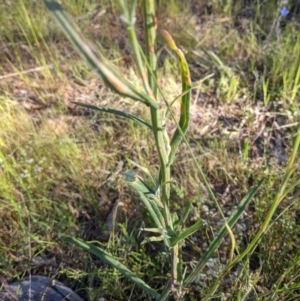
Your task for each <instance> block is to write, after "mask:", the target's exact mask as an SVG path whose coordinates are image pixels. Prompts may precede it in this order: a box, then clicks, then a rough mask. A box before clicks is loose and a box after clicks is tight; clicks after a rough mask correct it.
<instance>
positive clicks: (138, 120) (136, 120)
mask: <svg viewBox="0 0 300 301" xmlns="http://www.w3.org/2000/svg"><path fill="white" fill-rule="evenodd" d="M73 103H74V104H76V105H78V106H81V107H84V108H87V109H91V110H95V111H100V112H105V113H110V114H114V115H117V116H122V117H125V118H128V119H131V120H133V121H135V122H137V123H139V124H142V125H145V126H146V127H147V128H149V129H150V130H152V126H151V125H150V124H149V123H147V122H145V121H144V120H143V119H140V118H138V117H136V116H134V115H131V114H128V113H125V112H122V111H119V110H114V109H109V108H105V107H99V106H94V105H89V104H86V103H82V102H73Z"/></svg>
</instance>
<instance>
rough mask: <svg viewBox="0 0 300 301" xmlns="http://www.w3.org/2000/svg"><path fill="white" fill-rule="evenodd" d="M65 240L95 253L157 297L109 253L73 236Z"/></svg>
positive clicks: (155, 293) (154, 292)
mask: <svg viewBox="0 0 300 301" xmlns="http://www.w3.org/2000/svg"><path fill="white" fill-rule="evenodd" d="M65 240H66V241H67V242H69V243H72V244H74V245H75V246H77V247H79V248H81V249H83V250H85V251H88V252H89V253H91V254H94V255H96V256H97V257H99V258H100V259H101V260H103V261H105V262H106V263H107V264H109V265H110V266H112V267H114V268H115V269H116V270H118V271H119V272H120V273H121V274H122V275H124V276H125V277H126V278H128V279H130V280H131V281H132V282H134V283H135V284H136V285H137V286H139V287H140V288H141V289H143V290H144V291H145V292H147V293H148V294H150V295H151V296H153V297H154V298H158V297H159V294H158V293H157V292H156V291H155V290H153V289H152V288H151V287H150V286H148V285H147V284H146V283H145V282H144V281H143V280H142V279H141V278H139V277H138V276H137V275H135V274H134V273H133V272H131V271H130V270H129V269H128V268H126V267H125V266H124V265H123V264H122V263H120V262H119V261H118V260H116V259H115V258H113V257H112V256H111V255H110V254H109V253H107V252H106V251H104V250H102V249H100V248H99V247H97V246H95V245H93V244H92V243H90V242H85V241H83V240H81V239H79V238H73V237H67V238H66V239H65Z"/></svg>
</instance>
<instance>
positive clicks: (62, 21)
mask: <svg viewBox="0 0 300 301" xmlns="http://www.w3.org/2000/svg"><path fill="white" fill-rule="evenodd" d="M44 3H45V5H46V7H47V8H48V9H49V11H50V12H51V13H52V15H53V17H54V18H55V20H56V22H57V23H58V25H59V27H60V28H61V29H62V31H63V32H64V34H65V35H66V36H67V38H68V39H69V41H70V42H71V43H72V44H73V45H74V47H75V48H76V50H77V52H78V53H79V54H80V56H81V57H82V58H83V59H84V60H85V61H86V62H87V63H88V64H89V65H90V66H91V68H92V69H93V70H94V72H95V73H96V74H97V75H98V76H99V77H100V78H101V79H102V80H103V81H104V83H105V84H106V85H107V86H108V87H109V88H111V89H112V90H113V91H114V92H116V93H118V94H121V95H123V96H127V97H130V98H132V99H135V100H138V101H141V102H143V103H145V104H146V105H149V106H151V107H153V108H155V109H158V108H159V107H160V106H159V104H158V103H157V102H156V100H155V99H153V97H150V96H149V95H148V94H147V93H145V91H144V90H143V89H140V88H137V87H136V86H135V85H133V84H132V83H131V82H129V81H128V80H126V79H125V78H124V76H121V75H120V74H119V73H118V72H117V71H116V70H115V69H114V68H113V67H112V66H110V65H109V64H108V62H107V61H105V60H104V58H103V57H101V56H99V55H98V54H97V52H96V51H95V49H93V47H92V46H91V45H90V44H89V43H88V42H87V41H86V40H85V39H84V38H83V37H82V35H81V34H80V33H79V29H78V27H77V26H75V24H74V23H73V22H72V21H71V19H70V18H69V17H68V16H67V14H66V13H65V12H64V11H63V9H62V7H61V6H60V4H59V3H58V2H57V1H55V0H44ZM75 28H77V30H76V29H75Z"/></svg>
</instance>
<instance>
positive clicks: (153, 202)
mask: <svg viewBox="0 0 300 301" xmlns="http://www.w3.org/2000/svg"><path fill="white" fill-rule="evenodd" d="M124 176H125V181H126V182H127V183H128V185H129V186H131V187H132V188H133V189H134V190H136V191H137V192H138V194H139V196H140V198H141V200H142V201H143V203H144V205H145V206H146V208H147V209H148V212H149V213H150V215H151V217H152V219H153V221H154V222H155V224H156V226H157V228H161V229H163V228H166V224H165V220H164V218H163V215H162V213H161V211H160V209H159V207H160V208H161V207H163V205H162V203H161V201H160V200H159V198H158V197H157V196H156V195H155V191H154V190H153V189H151V188H150V187H149V186H148V185H147V184H146V183H145V182H144V181H143V180H141V179H140V178H139V177H138V176H137V175H136V174H135V173H134V172H133V171H131V170H128V171H126V172H125V173H124Z"/></svg>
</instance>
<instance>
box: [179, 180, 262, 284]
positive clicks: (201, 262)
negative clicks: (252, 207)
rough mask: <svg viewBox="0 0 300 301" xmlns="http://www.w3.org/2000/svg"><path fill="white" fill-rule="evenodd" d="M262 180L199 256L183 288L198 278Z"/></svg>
mask: <svg viewBox="0 0 300 301" xmlns="http://www.w3.org/2000/svg"><path fill="white" fill-rule="evenodd" d="M263 181H264V180H261V181H260V182H259V184H258V185H257V186H256V187H255V188H253V189H251V190H250V191H249V192H248V194H247V195H246V196H245V198H244V200H242V201H241V203H240V204H239V206H238V208H237V209H236V210H235V211H234V212H233V213H232V214H231V216H230V217H229V219H228V220H227V221H226V223H225V225H224V226H223V227H222V228H221V229H220V231H219V232H218V234H217V236H216V237H215V239H214V240H213V241H212V242H211V243H210V245H209V247H208V248H207V250H206V251H205V253H204V254H203V255H202V256H201V258H200V260H199V261H198V263H197V265H196V266H195V267H194V269H193V271H192V272H191V274H190V275H189V276H188V277H187V278H186V279H185V281H184V286H186V285H188V284H189V283H191V282H192V281H193V280H195V278H196V277H197V276H198V274H199V272H200V271H201V270H202V268H203V267H204V265H205V264H206V262H207V260H208V259H209V258H211V257H212V256H213V254H214V253H215V251H216V250H217V249H218V248H219V246H220V244H221V241H222V239H223V237H224V236H225V235H226V234H227V232H228V228H227V227H226V226H227V225H228V226H229V227H233V226H234V224H235V223H236V222H237V220H238V219H239V218H240V216H241V214H242V213H243V212H244V211H245V209H246V207H247V206H248V204H249V203H250V201H251V200H252V198H253V197H254V195H255V194H256V193H257V191H258V189H259V188H260V186H261V185H262V183H263Z"/></svg>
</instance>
